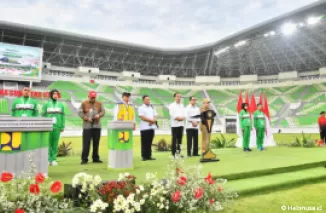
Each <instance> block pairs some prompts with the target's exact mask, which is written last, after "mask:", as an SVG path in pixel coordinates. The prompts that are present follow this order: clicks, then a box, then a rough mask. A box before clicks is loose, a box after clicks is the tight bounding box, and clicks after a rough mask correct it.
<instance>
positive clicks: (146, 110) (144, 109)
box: [138, 104, 157, 131]
mask: <svg viewBox="0 0 326 213" xmlns="http://www.w3.org/2000/svg"><path fill="white" fill-rule="evenodd" d="M138 115H139V117H140V116H144V117H146V118H148V119H154V117H156V116H157V113H156V110H155V109H154V108H153V107H152V106H151V105H146V104H143V105H141V106H140V107H139V108H138ZM156 128H157V126H156V125H155V124H153V125H151V126H150V125H149V123H148V122H147V121H143V120H140V131H142V130H149V129H156Z"/></svg>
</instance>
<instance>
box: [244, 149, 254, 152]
mask: <svg viewBox="0 0 326 213" xmlns="http://www.w3.org/2000/svg"><path fill="white" fill-rule="evenodd" d="M243 151H245V152H251V151H252V150H251V149H249V148H244V149H243Z"/></svg>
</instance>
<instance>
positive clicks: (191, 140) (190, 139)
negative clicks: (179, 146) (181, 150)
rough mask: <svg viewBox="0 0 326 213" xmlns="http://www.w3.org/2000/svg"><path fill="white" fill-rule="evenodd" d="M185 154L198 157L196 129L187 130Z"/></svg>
mask: <svg viewBox="0 0 326 213" xmlns="http://www.w3.org/2000/svg"><path fill="white" fill-rule="evenodd" d="M186 132H187V154H188V155H189V156H190V155H191V149H192V148H193V151H192V155H198V129H187V130H186Z"/></svg>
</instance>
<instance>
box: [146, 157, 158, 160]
mask: <svg viewBox="0 0 326 213" xmlns="http://www.w3.org/2000/svg"><path fill="white" fill-rule="evenodd" d="M148 160H156V158H152V157H150V158H148Z"/></svg>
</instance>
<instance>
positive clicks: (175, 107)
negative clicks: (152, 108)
mask: <svg viewBox="0 0 326 213" xmlns="http://www.w3.org/2000/svg"><path fill="white" fill-rule="evenodd" d="M169 113H170V119H171V127H180V126H184V121H177V120H175V118H176V117H185V114H186V113H185V107H184V106H183V104H181V103H180V104H177V103H176V102H174V103H172V104H170V106H169Z"/></svg>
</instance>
